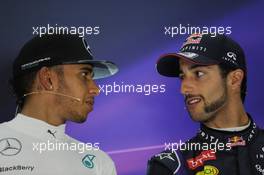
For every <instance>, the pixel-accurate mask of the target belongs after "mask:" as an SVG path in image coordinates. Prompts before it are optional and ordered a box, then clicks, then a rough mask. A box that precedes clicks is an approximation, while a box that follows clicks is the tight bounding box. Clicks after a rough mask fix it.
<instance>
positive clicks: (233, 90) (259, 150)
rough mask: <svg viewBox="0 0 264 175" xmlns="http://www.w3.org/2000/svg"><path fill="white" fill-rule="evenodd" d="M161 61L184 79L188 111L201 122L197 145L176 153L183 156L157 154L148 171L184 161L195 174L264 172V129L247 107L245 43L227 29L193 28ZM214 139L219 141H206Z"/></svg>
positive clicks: (160, 67)
mask: <svg viewBox="0 0 264 175" xmlns="http://www.w3.org/2000/svg"><path fill="white" fill-rule="evenodd" d="M156 66H157V71H158V72H159V74H161V75H163V76H167V77H178V78H179V79H180V81H181V93H182V94H183V95H184V97H185V101H184V102H185V105H186V108H187V110H188V113H189V115H190V117H191V118H192V120H194V121H196V122H200V123H201V127H200V131H199V132H198V133H197V135H196V136H195V137H193V138H192V139H190V140H189V141H188V142H186V144H189V145H190V144H191V143H193V144H196V145H198V146H197V147H195V148H193V147H189V148H188V149H186V150H181V151H178V152H173V153H170V154H171V155H170V156H171V157H173V156H174V157H175V156H178V157H180V159H174V161H173V160H172V159H170V160H169V159H168V158H167V157H164V156H163V157H160V156H158V155H156V156H154V157H152V158H151V160H150V161H149V163H148V174H149V175H156V174H162V175H169V174H182V173H179V172H178V170H180V167H181V168H182V169H184V172H185V173H186V174H194V175H205V174H208V175H209V174H210V175H217V174H219V175H220V174H232V175H253V174H254V175H261V174H263V173H264V133H263V130H261V129H259V128H258V127H257V126H256V124H255V123H254V121H253V119H252V117H251V116H250V115H249V114H248V113H246V111H245V109H244V105H243V103H244V100H245V96H246V90H247V86H246V83H247V67H246V62H245V55H244V52H243V50H242V48H241V47H240V46H239V44H237V43H236V42H235V41H233V40H232V39H231V38H229V37H227V36H225V35H217V36H212V35H210V34H193V35H191V36H189V37H188V38H187V39H186V41H185V42H184V44H183V46H182V47H181V49H180V52H179V53H169V54H165V55H162V56H161V57H160V59H159V60H158V62H157V65H156ZM212 144H215V145H218V147H217V148H216V149H211V147H203V146H204V145H209V146H210V145H212ZM199 145H200V147H199ZM219 145H221V146H219ZM163 153H166V154H169V152H168V151H165V152H163ZM177 153H178V154H177ZM176 160H178V161H176ZM175 167H177V170H176V168H175Z"/></svg>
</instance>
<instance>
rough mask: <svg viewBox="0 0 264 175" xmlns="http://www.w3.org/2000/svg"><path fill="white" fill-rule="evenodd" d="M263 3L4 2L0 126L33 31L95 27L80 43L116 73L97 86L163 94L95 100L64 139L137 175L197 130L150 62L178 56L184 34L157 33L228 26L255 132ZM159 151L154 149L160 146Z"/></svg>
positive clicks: (170, 81) (173, 82) (10, 111)
mask: <svg viewBox="0 0 264 175" xmlns="http://www.w3.org/2000/svg"><path fill="white" fill-rule="evenodd" d="M263 7H264V1H261V0H255V1H245V0H244V1H243V0H235V1H232V2H231V1H229V0H223V1H214V2H212V1H210V0H201V1H191V0H178V1H171V0H159V1H150V0H149V1H144V2H142V1H139V0H137V1H130V2H129V1H127V2H125V1H121V0H116V1H111V2H110V1H109V2H103V1H91V0H86V1H84V0H79V1H51V0H50V1H18V0H17V1H12V0H11V1H8V2H2V3H1V6H0V21H1V28H0V31H1V32H0V36H1V37H0V38H1V40H0V46H1V47H0V53H1V59H0V62H1V64H0V66H1V68H0V75H1V76H0V81H1V82H2V86H1V91H0V95H1V100H0V110H1V118H0V121H1V122H3V121H7V120H10V119H12V118H13V117H14V111H15V104H14V99H13V98H12V96H11V95H10V94H8V93H7V92H9V90H8V84H7V80H8V77H9V75H10V73H11V63H12V61H13V59H14V58H15V56H16V55H17V54H18V51H19V49H20V48H21V47H22V45H23V43H25V41H27V40H28V39H29V38H31V37H32V31H33V30H32V27H33V26H39V25H43V26H47V24H51V25H55V24H58V25H59V26H60V25H61V26H64V25H65V26H100V34H99V35H96V36H86V38H87V39H88V43H89V44H90V47H91V49H92V51H93V53H94V55H95V56H96V57H98V58H103V59H111V60H112V61H114V62H116V63H117V64H118V65H119V67H120V72H119V74H117V75H116V76H113V77H111V78H109V79H105V80H100V81H98V84H112V83H113V82H114V81H115V82H116V83H119V84H120V83H121V82H124V84H157V85H161V84H165V85H166V92H165V93H156V94H153V95H150V96H145V95H143V94H135V93H119V94H117V93H115V94H110V95H108V96H105V95H104V94H101V95H100V96H99V97H97V98H96V104H95V109H94V111H93V112H92V113H91V114H89V118H88V120H87V121H86V122H85V123H84V124H74V123H69V124H68V127H67V133H68V134H69V135H71V136H72V137H74V138H77V139H79V140H81V141H83V142H99V143H100V148H101V149H103V150H105V151H107V152H109V153H110V156H111V157H112V158H113V160H114V161H115V162H116V166H117V170H118V174H120V175H139V174H145V172H146V164H147V160H148V158H149V157H151V155H153V154H155V153H158V152H159V151H161V150H162V148H161V146H162V145H163V144H164V143H165V142H178V141H179V140H180V139H181V140H186V139H188V138H190V137H192V136H193V135H194V134H195V133H196V131H197V128H198V124H197V123H194V122H192V121H191V120H190V118H189V116H188V114H187V112H186V111H185V110H184V104H183V98H182V96H181V95H180V93H179V88H180V86H179V81H178V80H177V79H174V78H165V77H161V76H159V75H158V74H157V73H156V70H155V62H156V60H157V58H158V56H159V55H160V54H163V53H166V52H175V51H178V49H179V47H180V45H181V43H182V42H183V41H184V38H185V37H186V36H187V35H183V36H180V35H178V36H176V37H174V38H170V37H168V36H165V35H164V26H169V25H171V26H179V24H183V25H187V24H190V25H191V26H208V27H210V26H224V27H226V26H231V27H232V34H231V36H232V38H234V39H235V40H237V41H238V42H239V43H240V44H241V46H242V47H243V48H244V50H245V53H246V57H247V62H248V70H249V73H248V96H247V98H246V104H245V106H246V109H247V111H248V112H249V113H251V114H252V116H253V118H254V119H255V121H256V122H257V123H258V124H259V126H261V127H263V126H264V121H263V120H262V117H263V116H262V115H263V114H262V113H263V112H264V110H263V107H262V106H263V103H262V99H264V95H263V93H262V91H263V88H264V87H263V86H264V83H263V76H262V75H263V74H264V70H263V68H262V67H263V65H264V59H263V58H262V57H263V56H262V55H263V53H262V51H263V49H262V48H263V40H264V33H263V28H264V25H263V19H262V18H263V17H264V15H263ZM160 145H161V146H160Z"/></svg>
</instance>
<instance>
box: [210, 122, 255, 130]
mask: <svg viewBox="0 0 264 175" xmlns="http://www.w3.org/2000/svg"><path fill="white" fill-rule="evenodd" d="M250 124H251V121H249V122H248V124H246V125H245V126H239V127H234V128H212V129H214V130H218V131H229V132H238V131H243V130H244V129H247V128H248V127H249V126H250Z"/></svg>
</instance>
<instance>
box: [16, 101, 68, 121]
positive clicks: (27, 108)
mask: <svg viewBox="0 0 264 175" xmlns="http://www.w3.org/2000/svg"><path fill="white" fill-rule="evenodd" d="M33 104H34V105H33ZM20 113H22V114H24V115H26V116H29V117H32V118H36V119H39V120H42V121H44V122H46V123H48V124H50V125H53V126H59V125H61V124H64V123H65V121H64V120H62V119H61V118H60V117H58V115H56V114H55V113H54V108H48V107H47V105H43V104H39V103H33V102H32V101H31V102H28V103H26V104H25V105H24V107H23V109H22V111H21V112H20Z"/></svg>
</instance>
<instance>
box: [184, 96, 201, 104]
mask: <svg viewBox="0 0 264 175" xmlns="http://www.w3.org/2000/svg"><path fill="white" fill-rule="evenodd" d="M201 101H202V99H201V97H190V98H187V99H186V104H187V106H192V105H195V104H197V103H199V102H201Z"/></svg>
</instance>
